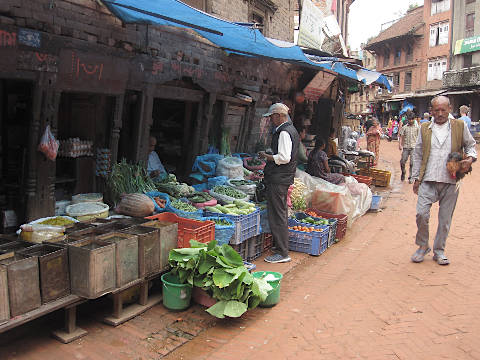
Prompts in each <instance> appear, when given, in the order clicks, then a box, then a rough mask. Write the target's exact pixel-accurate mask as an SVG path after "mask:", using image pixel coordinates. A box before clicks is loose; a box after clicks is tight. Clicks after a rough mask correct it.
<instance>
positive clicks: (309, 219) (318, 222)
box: [295, 216, 329, 225]
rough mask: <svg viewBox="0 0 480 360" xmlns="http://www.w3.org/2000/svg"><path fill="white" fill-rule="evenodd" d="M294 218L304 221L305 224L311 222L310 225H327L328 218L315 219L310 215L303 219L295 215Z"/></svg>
mask: <svg viewBox="0 0 480 360" xmlns="http://www.w3.org/2000/svg"><path fill="white" fill-rule="evenodd" d="M295 219H296V220H297V221H299V222H301V223H306V224H312V225H328V224H329V223H328V220H327V219H319V220H315V219H313V218H312V217H310V216H309V217H306V218H305V219H301V220H300V219H298V218H296V217H295Z"/></svg>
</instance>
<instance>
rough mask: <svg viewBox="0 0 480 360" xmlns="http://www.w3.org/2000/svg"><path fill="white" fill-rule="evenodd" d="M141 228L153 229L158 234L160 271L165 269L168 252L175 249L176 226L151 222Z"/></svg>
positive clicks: (161, 222)
mask: <svg viewBox="0 0 480 360" xmlns="http://www.w3.org/2000/svg"><path fill="white" fill-rule="evenodd" d="M142 226H146V227H153V228H155V229H158V231H159V232H160V234H159V235H160V269H161V270H163V269H165V268H166V267H167V265H168V254H169V253H170V250H172V249H175V248H176V247H177V241H178V224H177V223H171V222H168V221H158V220H152V221H149V222H148V223H145V224H143V225H142Z"/></svg>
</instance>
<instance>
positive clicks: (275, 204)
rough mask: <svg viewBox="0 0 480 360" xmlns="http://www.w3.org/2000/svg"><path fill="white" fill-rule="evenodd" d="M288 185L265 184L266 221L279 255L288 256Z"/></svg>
mask: <svg viewBox="0 0 480 360" xmlns="http://www.w3.org/2000/svg"><path fill="white" fill-rule="evenodd" d="M289 186H290V185H282V184H267V206H268V223H269V224H270V229H271V231H272V236H273V241H274V242H275V245H276V247H277V249H278V252H279V253H280V255H282V256H284V257H286V256H288V207H287V193H288V188H289Z"/></svg>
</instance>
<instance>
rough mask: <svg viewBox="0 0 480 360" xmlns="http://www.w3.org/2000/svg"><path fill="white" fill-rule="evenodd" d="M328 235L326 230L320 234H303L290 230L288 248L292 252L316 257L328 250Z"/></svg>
mask: <svg viewBox="0 0 480 360" xmlns="http://www.w3.org/2000/svg"><path fill="white" fill-rule="evenodd" d="M328 234H329V231H328V230H327V229H325V230H324V231H322V232H303V231H297V230H291V229H290V230H288V248H289V249H290V250H292V251H298V252H303V253H306V254H310V255H314V256H318V255H320V254H323V253H324V252H325V250H327V248H328Z"/></svg>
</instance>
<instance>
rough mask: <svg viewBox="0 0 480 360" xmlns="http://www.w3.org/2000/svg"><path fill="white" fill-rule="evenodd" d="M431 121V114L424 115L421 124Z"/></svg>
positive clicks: (425, 113)
mask: <svg viewBox="0 0 480 360" xmlns="http://www.w3.org/2000/svg"><path fill="white" fill-rule="evenodd" d="M428 121H430V114H429V113H428V112H424V113H423V119H422V120H420V124H423V123H425V122H428Z"/></svg>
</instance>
